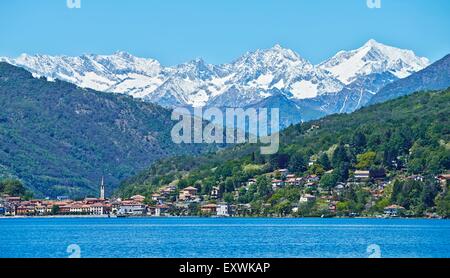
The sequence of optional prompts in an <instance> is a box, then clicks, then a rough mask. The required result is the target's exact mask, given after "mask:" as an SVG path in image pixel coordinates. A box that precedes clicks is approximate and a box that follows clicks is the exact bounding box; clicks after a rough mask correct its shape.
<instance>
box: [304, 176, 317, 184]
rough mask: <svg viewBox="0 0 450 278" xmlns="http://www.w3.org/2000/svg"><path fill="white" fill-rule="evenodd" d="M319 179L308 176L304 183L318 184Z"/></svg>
mask: <svg viewBox="0 0 450 278" xmlns="http://www.w3.org/2000/svg"><path fill="white" fill-rule="evenodd" d="M319 180H320V178H319V176H317V175H308V176H307V177H306V182H307V183H316V182H319Z"/></svg>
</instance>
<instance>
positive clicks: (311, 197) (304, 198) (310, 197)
mask: <svg viewBox="0 0 450 278" xmlns="http://www.w3.org/2000/svg"><path fill="white" fill-rule="evenodd" d="M315 200H316V196H314V195H311V194H304V195H302V196H301V197H300V203H308V202H313V201H315Z"/></svg>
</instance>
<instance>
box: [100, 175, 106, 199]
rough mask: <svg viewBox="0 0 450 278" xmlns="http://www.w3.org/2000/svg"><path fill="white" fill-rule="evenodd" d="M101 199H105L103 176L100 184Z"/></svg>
mask: <svg viewBox="0 0 450 278" xmlns="http://www.w3.org/2000/svg"><path fill="white" fill-rule="evenodd" d="M100 199H105V179H104V178H103V177H102V182H101V184H100Z"/></svg>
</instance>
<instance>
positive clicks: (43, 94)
mask: <svg viewBox="0 0 450 278" xmlns="http://www.w3.org/2000/svg"><path fill="white" fill-rule="evenodd" d="M0 107H1V109H0V178H1V177H15V178H19V179H21V180H22V181H23V182H24V183H25V185H26V186H27V187H28V188H30V189H31V190H32V191H33V192H34V193H35V194H37V195H41V196H42V195H44V196H53V197H54V196H56V195H66V194H67V195H70V196H72V197H76V196H80V197H82V196H85V195H97V192H98V184H99V181H100V178H101V176H105V180H106V183H107V191H109V192H112V191H113V190H115V188H116V187H117V185H118V184H119V181H120V180H123V179H125V178H127V177H129V176H131V175H133V174H136V173H137V172H139V171H140V170H142V169H144V168H145V167H148V165H150V164H151V163H153V162H154V161H155V160H157V159H161V158H163V157H167V156H170V155H174V154H183V153H184V154H197V153H199V152H201V151H203V150H204V148H203V146H201V145H176V144H173V143H172V140H170V130H171V127H172V126H173V124H174V123H175V122H172V121H171V119H170V111H169V110H166V109H164V108H162V107H160V106H157V105H153V104H149V103H144V102H142V101H137V100H135V99H133V98H131V97H128V96H125V95H116V94H107V93H99V92H96V91H93V90H86V89H81V88H79V87H76V86H74V85H72V84H69V83H66V82H62V81H55V82H48V81H47V80H45V79H43V78H41V79H38V78H33V77H32V75H31V74H30V73H29V72H27V71H25V70H23V69H20V68H17V67H14V66H11V65H9V64H6V63H0Z"/></svg>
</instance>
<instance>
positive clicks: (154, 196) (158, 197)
mask: <svg viewBox="0 0 450 278" xmlns="http://www.w3.org/2000/svg"><path fill="white" fill-rule="evenodd" d="M164 199H165V197H163V196H161V194H159V193H153V194H152V201H155V202H159V201H162V200H164ZM133 201H137V200H133ZM137 202H138V203H142V202H143V201H140V202H139V201H137Z"/></svg>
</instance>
